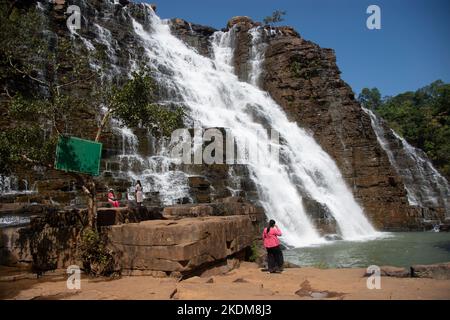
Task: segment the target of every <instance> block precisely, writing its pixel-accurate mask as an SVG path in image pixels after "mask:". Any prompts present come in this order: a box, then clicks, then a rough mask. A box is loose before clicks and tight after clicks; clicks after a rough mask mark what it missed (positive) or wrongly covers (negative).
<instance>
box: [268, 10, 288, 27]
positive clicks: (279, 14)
mask: <svg viewBox="0 0 450 320" xmlns="http://www.w3.org/2000/svg"><path fill="white" fill-rule="evenodd" d="M284 15H286V11H281V10H275V11H274V12H272V15H271V16H267V17H265V18H264V19H263V22H264V24H275V23H279V22H282V21H283V20H284V18H283V16H284Z"/></svg>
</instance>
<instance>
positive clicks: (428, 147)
mask: <svg viewBox="0 0 450 320" xmlns="http://www.w3.org/2000/svg"><path fill="white" fill-rule="evenodd" d="M359 100H360V102H361V103H362V104H363V105H364V106H366V107H368V108H371V109H373V110H374V111H375V112H376V113H377V114H379V115H380V116H381V117H382V118H384V119H385V120H386V121H387V122H388V124H389V126H390V127H392V128H393V129H394V130H395V131H396V132H397V133H399V134H400V135H401V136H403V137H404V138H405V139H406V140H407V141H408V142H409V143H411V144H412V145H413V146H415V147H417V148H420V149H422V150H424V151H425V152H426V153H427V155H428V157H429V158H430V159H431V160H432V161H433V163H434V164H435V165H436V166H437V168H438V169H439V170H440V171H441V172H442V173H443V174H444V175H445V176H447V177H448V178H449V177H450V84H445V83H444V82H442V81H440V80H438V81H435V82H433V83H431V84H430V85H428V86H426V87H423V88H421V89H419V90H417V91H415V92H412V91H409V92H405V93H402V94H399V95H396V96H394V97H385V98H384V99H381V100H380V95H379V92H378V90H377V89H371V90H370V89H367V88H365V89H363V91H362V92H361V94H360V95H359Z"/></svg>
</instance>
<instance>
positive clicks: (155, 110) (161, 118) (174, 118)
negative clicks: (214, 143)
mask: <svg viewBox="0 0 450 320" xmlns="http://www.w3.org/2000/svg"><path fill="white" fill-rule="evenodd" d="M157 97H158V87H157V86H156V84H155V82H154V80H153V79H152V77H151V76H150V75H149V74H148V73H147V72H146V71H140V72H135V73H134V74H133V79H131V80H130V81H128V82H127V83H125V85H124V86H122V87H116V88H114V89H113V93H112V96H111V98H110V109H111V110H112V113H113V116H114V117H116V118H119V119H121V120H122V121H123V122H124V124H125V125H126V126H128V127H138V126H142V127H145V128H148V129H150V130H151V131H152V133H153V134H155V135H157V136H160V135H162V136H170V134H171V133H172V131H173V130H175V129H177V128H180V127H182V126H183V114H184V113H183V111H182V109H181V108H179V107H177V108H175V109H174V110H171V109H169V108H168V107H167V106H162V105H160V104H157V103H156V101H157Z"/></svg>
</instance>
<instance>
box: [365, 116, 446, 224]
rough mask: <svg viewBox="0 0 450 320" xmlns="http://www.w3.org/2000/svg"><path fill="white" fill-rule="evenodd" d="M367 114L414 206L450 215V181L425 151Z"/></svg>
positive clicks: (410, 202)
mask: <svg viewBox="0 0 450 320" xmlns="http://www.w3.org/2000/svg"><path fill="white" fill-rule="evenodd" d="M362 109H363V110H364V112H366V113H367V114H368V115H369V117H370V121H371V124H372V128H373V129H374V131H375V134H376V136H377V139H378V142H379V144H380V145H381V147H382V148H383V150H384V151H385V152H386V154H387V156H388V158H389V161H390V163H391V164H392V166H393V167H394V169H395V170H396V172H397V173H398V175H399V176H400V177H401V178H402V180H403V183H404V187H405V190H406V192H407V196H408V202H409V204H410V205H413V206H419V207H422V208H427V207H433V208H436V207H442V208H444V210H445V212H446V216H449V215H450V187H449V183H448V181H447V179H445V177H443V176H442V175H441V174H440V173H439V172H438V171H437V170H436V169H435V168H434V166H433V164H432V163H431V161H430V160H429V159H428V157H427V155H426V154H425V152H423V151H422V150H420V149H418V148H415V147H413V146H412V145H410V144H409V143H408V142H407V141H406V140H405V139H403V138H402V137H401V136H399V135H398V134H397V133H396V132H395V131H394V130H392V129H389V130H386V129H385V127H386V125H385V124H384V123H383V122H382V120H381V119H380V118H379V117H377V116H376V115H375V113H373V112H372V111H371V110H369V109H366V108H362Z"/></svg>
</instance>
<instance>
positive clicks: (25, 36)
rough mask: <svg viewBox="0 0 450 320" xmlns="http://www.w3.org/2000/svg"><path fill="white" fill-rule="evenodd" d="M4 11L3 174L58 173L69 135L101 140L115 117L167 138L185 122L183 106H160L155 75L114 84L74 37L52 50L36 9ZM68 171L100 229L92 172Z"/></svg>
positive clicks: (60, 39) (0, 15)
mask: <svg viewBox="0 0 450 320" xmlns="http://www.w3.org/2000/svg"><path fill="white" fill-rule="evenodd" d="M0 9H1V10H0V22H1V25H2V28H1V30H0V36H1V40H0V71H1V75H0V80H1V86H2V91H3V92H2V96H3V97H4V98H2V99H1V100H0V110H1V111H2V114H4V115H5V117H4V119H0V120H2V121H1V122H0V126H1V127H2V131H1V132H0V174H8V173H11V172H14V171H15V170H16V169H18V168H25V169H29V170H31V168H32V167H33V166H40V167H44V168H46V169H47V170H55V169H54V167H53V164H54V157H55V146H56V143H57V141H58V138H59V136H60V135H61V134H65V133H69V134H71V135H72V134H76V135H78V136H80V137H82V138H86V139H90V140H95V141H101V136H102V132H103V130H104V128H105V127H106V126H107V124H108V122H109V121H108V120H109V119H110V117H111V116H112V117H116V118H120V119H121V120H122V122H123V123H124V125H126V126H129V127H136V126H142V127H146V128H149V129H150V130H151V131H152V132H153V133H154V134H156V135H162V136H163V135H168V134H170V132H171V131H172V130H174V129H176V128H178V127H180V126H181V125H182V116H183V112H182V110H181V109H180V108H178V107H176V106H163V105H160V104H158V103H157V99H158V95H157V91H158V90H157V85H156V83H155V82H154V81H153V79H152V77H151V76H150V74H149V72H148V71H147V70H141V71H140V72H136V73H134V74H133V76H132V78H131V79H117V81H116V83H115V84H114V85H112V84H111V85H110V86H106V85H105V84H104V83H101V82H100V79H99V77H98V76H97V74H96V73H95V72H93V71H92V70H91V68H90V66H89V61H88V59H87V53H86V52H81V53H80V52H79V50H78V49H77V48H75V47H74V45H73V41H72V40H71V39H69V38H68V37H64V35H60V36H57V37H56V40H55V41H54V42H52V45H49V41H48V39H46V38H45V34H44V33H43V32H42V30H44V28H43V25H44V21H43V20H42V17H41V16H40V15H39V14H38V13H37V12H36V9H35V8H24V9H21V10H22V11H20V12H16V11H17V10H19V9H14V10H13V9H11V10H10V8H9V7H7V6H5V5H2V7H0ZM5 9H8V10H5ZM10 11H11V12H10ZM101 105H103V106H106V107H107V110H106V112H103V111H102V109H101V108H100V106H101ZM80 114H83V115H88V118H85V120H84V123H85V126H84V127H83V128H73V129H70V130H68V129H67V128H70V127H71V126H70V124H71V121H72V120H73V119H74V118H76V117H77V116H79V115H80ZM99 116H100V119H101V120H100V121H97V120H96V119H97V118H99ZM89 117H90V118H91V119H89ZM87 128H93V129H95V132H94V131H91V130H86V129H87ZM68 174H69V175H70V176H71V177H73V178H74V179H76V181H77V182H78V185H79V186H80V187H81V188H82V190H83V191H84V193H85V194H86V195H87V196H88V221H89V223H88V224H89V226H90V227H92V228H94V229H95V226H96V212H97V204H96V182H95V180H94V179H93V177H91V176H89V175H85V174H79V173H68Z"/></svg>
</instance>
